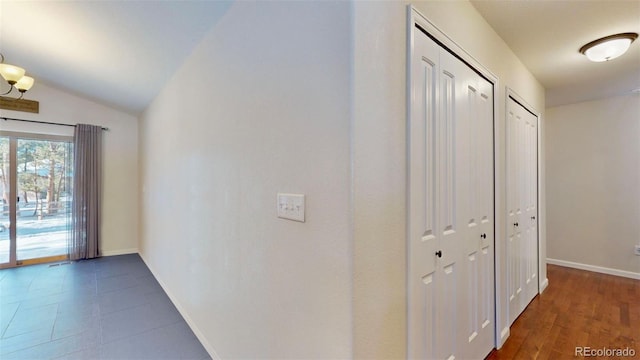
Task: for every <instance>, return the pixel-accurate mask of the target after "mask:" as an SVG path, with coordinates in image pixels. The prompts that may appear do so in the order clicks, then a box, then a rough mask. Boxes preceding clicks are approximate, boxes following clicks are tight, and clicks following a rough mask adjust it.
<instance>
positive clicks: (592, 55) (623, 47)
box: [580, 33, 638, 62]
mask: <svg viewBox="0 0 640 360" xmlns="http://www.w3.org/2000/svg"><path fill="white" fill-rule="evenodd" d="M637 38H638V34H637V33H621V34H615V35H610V36H606V37H603V38H601V39H598V40H594V41H592V42H590V43H588V44H586V45H584V46H583V47H581V48H580V53H582V54H584V55H585V56H586V57H587V58H588V59H589V60H591V61H594V62H603V61H609V60H612V59H615V58H617V57H618V56H620V55H622V54H624V53H625V52H627V50H628V49H629V46H630V45H631V43H632V42H633V41H634V40H635V39H637Z"/></svg>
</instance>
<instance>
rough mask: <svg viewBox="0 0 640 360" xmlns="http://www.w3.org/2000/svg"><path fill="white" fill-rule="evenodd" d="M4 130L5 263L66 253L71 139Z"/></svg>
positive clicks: (1, 224) (1, 232) (0, 235)
mask: <svg viewBox="0 0 640 360" xmlns="http://www.w3.org/2000/svg"><path fill="white" fill-rule="evenodd" d="M0 135H3V136H1V137H0V151H1V152H2V168H3V170H2V173H0V175H1V176H2V193H3V212H2V217H0V266H2V267H10V266H16V265H22V264H28V263H37V262H45V261H56V260H62V259H66V258H67V257H68V252H67V237H68V234H69V232H68V226H69V225H70V210H71V193H72V192H71V185H72V179H73V174H72V168H73V167H72V159H71V156H72V153H73V152H72V141H71V139H70V138H65V137H54V136H43V135H31V134H29V135H27V134H16V133H0Z"/></svg>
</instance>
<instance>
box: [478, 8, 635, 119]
mask: <svg viewBox="0 0 640 360" xmlns="http://www.w3.org/2000/svg"><path fill="white" fill-rule="evenodd" d="M471 2H472V4H473V6H474V7H475V8H476V9H477V10H478V11H479V12H480V14H482V16H483V17H484V18H485V19H486V21H487V22H488V23H489V24H490V25H491V27H493V29H494V30H495V31H496V33H498V35H500V37H502V39H503V40H504V41H505V42H506V43H507V44H508V45H509V47H510V48H511V49H512V50H513V52H514V53H515V54H516V55H517V56H518V57H519V58H520V60H521V61H522V62H523V63H524V64H525V66H526V67H527V68H528V69H529V70H530V71H531V72H532V73H533V75H534V76H535V77H536V78H537V79H538V81H540V83H542V85H543V86H544V87H545V88H546V90H547V97H546V106H547V107H550V106H555V105H561V104H567V103H574V102H579V101H585V100H593V99H598V98H603V97H609V96H615V95H620V94H624V93H629V92H630V91H632V90H634V89H637V88H640V40H636V41H635V42H634V43H633V44H631V48H630V49H629V51H628V52H627V53H626V54H625V55H623V56H621V57H619V58H617V59H613V60H611V61H608V62H604V63H593V62H590V61H589V60H587V58H586V57H585V56H584V55H582V54H580V53H579V52H578V50H579V49H580V48H581V47H582V46H583V45H584V44H586V43H588V42H590V41H593V40H596V39H599V38H601V37H604V36H608V35H612V34H617V33H623V32H636V33H640V1H638V0H630V1H615V0H600V1H598V0H595V1H587V0H584V1H541V0H534V1H477V0H476V1H471Z"/></svg>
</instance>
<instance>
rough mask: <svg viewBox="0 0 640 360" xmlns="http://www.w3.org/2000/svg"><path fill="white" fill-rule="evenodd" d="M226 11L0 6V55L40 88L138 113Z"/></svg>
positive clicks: (152, 4) (111, 4)
mask: <svg viewBox="0 0 640 360" xmlns="http://www.w3.org/2000/svg"><path fill="white" fill-rule="evenodd" d="M229 4H230V3H229V2H222V1H8V0H0V51H1V52H2V53H3V54H4V56H5V58H6V59H5V62H6V63H9V64H13V65H18V66H20V67H23V68H25V69H26V70H27V73H28V74H29V75H32V76H33V77H34V78H35V79H36V85H35V86H37V84H38V82H45V83H47V84H50V85H53V86H55V87H58V88H62V89H65V90H67V91H70V92H72V93H76V94H81V95H82V96H85V97H88V98H90V99H93V100H96V101H98V102H101V103H104V104H107V105H110V106H113V107H116V108H119V109H122V110H125V111H127V112H129V113H132V114H138V113H140V112H141V111H143V110H144V109H145V108H146V107H147V105H149V103H150V102H151V100H153V98H154V97H155V96H156V95H157V93H158V92H159V91H160V89H161V88H162V86H163V85H164V84H165V83H166V82H167V80H168V79H169V78H170V77H171V75H173V74H174V73H175V71H176V70H177V69H178V67H179V66H180V65H181V64H182V63H183V61H184V60H185V58H186V57H187V56H188V55H189V54H190V53H191V51H192V50H193V48H194V47H195V45H196V44H198V43H199V42H200V40H201V39H202V37H203V36H204V34H205V33H206V32H207V31H208V30H209V29H210V28H211V27H212V26H213V24H215V22H216V21H217V20H218V19H219V18H220V17H221V16H222V15H223V14H224V12H225V11H226V10H227V8H228V7H229Z"/></svg>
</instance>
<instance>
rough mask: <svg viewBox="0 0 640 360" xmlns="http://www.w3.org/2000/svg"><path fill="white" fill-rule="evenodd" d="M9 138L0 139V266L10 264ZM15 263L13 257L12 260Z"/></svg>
mask: <svg viewBox="0 0 640 360" xmlns="http://www.w3.org/2000/svg"><path fill="white" fill-rule="evenodd" d="M9 159H10V158H9V138H8V137H0V162H1V163H0V191H1V192H2V212H0V266H1V265H2V264H9V263H10V262H11V260H12V259H11V258H10V253H11V251H10V249H11V241H10V236H9V230H10V226H9V224H10V223H11V220H10V216H9V215H10V211H9V201H10V196H9V194H10V190H9V185H10V184H11V179H10V178H9V176H10V175H11V171H10V167H9V164H10V161H9ZM13 262H15V257H14V259H13Z"/></svg>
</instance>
